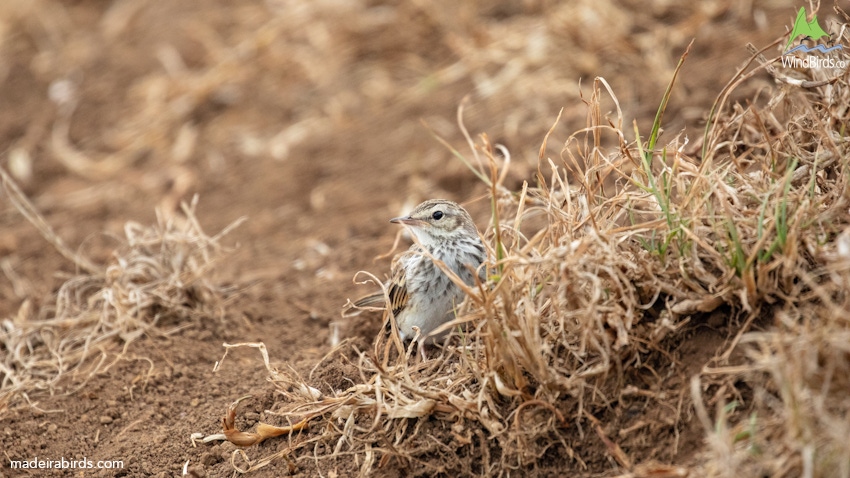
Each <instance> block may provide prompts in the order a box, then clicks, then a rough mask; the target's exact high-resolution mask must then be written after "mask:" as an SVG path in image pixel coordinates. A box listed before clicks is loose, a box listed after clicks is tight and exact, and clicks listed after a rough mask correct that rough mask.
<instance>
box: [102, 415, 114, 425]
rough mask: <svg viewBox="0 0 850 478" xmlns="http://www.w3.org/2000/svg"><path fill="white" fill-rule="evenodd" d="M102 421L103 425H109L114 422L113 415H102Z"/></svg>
mask: <svg viewBox="0 0 850 478" xmlns="http://www.w3.org/2000/svg"><path fill="white" fill-rule="evenodd" d="M100 423H101V424H103V425H109V424H110V423H112V417H110V416H109V415H102V416H101V417H100Z"/></svg>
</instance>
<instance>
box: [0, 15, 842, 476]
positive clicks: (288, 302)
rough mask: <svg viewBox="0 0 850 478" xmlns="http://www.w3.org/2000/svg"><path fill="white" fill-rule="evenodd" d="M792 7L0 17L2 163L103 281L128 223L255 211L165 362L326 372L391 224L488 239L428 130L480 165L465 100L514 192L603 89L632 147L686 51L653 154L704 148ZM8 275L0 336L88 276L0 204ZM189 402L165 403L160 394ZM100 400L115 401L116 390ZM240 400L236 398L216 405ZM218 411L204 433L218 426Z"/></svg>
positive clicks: (349, 331)
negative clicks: (201, 324)
mask: <svg viewBox="0 0 850 478" xmlns="http://www.w3.org/2000/svg"><path fill="white" fill-rule="evenodd" d="M800 6H801V5H799V4H794V3H791V2H781V1H768V0H751V1H743V2H741V1H732V0H707V1H701V2H680V1H675V0H656V1H643V0H642V1H637V0H578V1H571V2H558V1H547V0H521V1H463V2H460V1H449V0H437V1H421V0H414V1H407V2H404V1H387V2H382V1H366V0H315V1H297V0H296V1H287V0H267V1H244V2H231V1H225V0H218V1H192V0H183V1H179V2H169V1H153V0H115V1H86V0H77V1H55V0H28V1H6V2H2V3H0V145H2V146H0V151H2V155H1V156H0V165H2V167H3V168H5V169H6V170H7V171H9V172H10V174H11V175H12V176H13V177H14V178H15V180H16V181H17V182H18V183H19V184H20V186H21V187H22V189H23V190H24V192H25V193H26V194H27V195H28V196H29V197H30V199H31V200H32V201H33V202H34V204H35V205H36V207H37V208H38V210H39V211H40V212H41V213H42V214H44V216H45V218H46V220H47V221H48V223H49V224H50V225H51V226H52V227H53V228H54V229H55V231H56V233H57V234H58V235H59V236H60V237H62V238H63V239H64V240H65V241H66V242H67V244H68V245H69V246H70V247H71V248H72V249H74V250H76V251H78V252H79V253H81V254H82V255H84V256H86V257H89V258H91V259H92V260H93V261H95V262H98V263H105V262H108V261H109V260H110V257H111V251H112V250H113V249H114V247H115V246H116V244H117V243H118V242H119V241H118V239H117V238H120V237H122V236H123V232H122V231H123V227H124V224H125V223H126V222H127V221H136V222H139V223H142V224H151V223H154V222H155V221H156V217H157V216H156V212H155V211H157V210H158V211H159V214H160V216H161V217H162V218H164V219H167V218H170V217H175V216H179V204H180V201H184V200H189V199H191V197H192V196H193V195H194V194H198V195H199V197H200V200H199V205H198V208H197V211H196V212H197V216H198V219H199V220H200V222H201V224H202V225H203V226H204V227H205V228H206V229H207V232H208V233H209V234H211V235H212V234H214V233H217V232H218V231H219V230H221V229H222V228H223V227H225V226H226V225H227V224H229V223H231V222H232V221H234V220H236V219H237V218H239V217H241V216H247V217H248V221H247V222H246V223H245V224H243V225H242V226H241V227H239V228H238V229H237V230H236V231H235V232H234V233H233V234H232V235H230V236H228V238H227V240H226V241H225V242H226V243H228V244H229V245H237V244H238V246H239V247H238V248H237V249H236V252H234V253H233V254H232V255H231V256H230V257H229V258H228V259H227V260H226V261H223V262H222V263H221V264H219V265H218V270H217V274H218V276H219V277H220V278H221V280H224V281H226V282H229V283H233V284H236V285H237V286H240V287H242V286H244V287H245V290H244V291H243V292H242V295H241V296H240V297H241V299H239V300H238V301H236V302H234V303H231V304H230V305H229V307H228V309H227V310H226V316H227V317H228V318H229V319H230V320H232V322H230V324H238V325H239V327H238V330H236V328H234V327H225V330H213V331H211V332H206V333H205V334H206V335H192V334H188V335H185V336H178V337H176V338H174V339H173V341H174V342H171V343H169V344H168V347H172V346H175V348H179V349H181V350H182V352H181V354H182V355H181V354H177V355H174V356H170V355H168V354H169V352H162V353H163V355H164V356H167V357H170V358H168V359H167V360H172V361H174V362H175V363H177V364H178V365H179V364H182V365H179V367H185V368H186V372H185V373H186V374H189V375H191V374H196V375H201V376H204V374H206V373H208V370H209V363H208V362H209V360H207V361H198V360H195V357H198V356H204V355H206V356H207V358H209V359H210V360H214V359H215V358H217V355H218V354H219V353H220V343H221V339H228V338H230V339H233V338H235V339H240V340H265V341H266V342H267V344H268V346H269V349H270V351H271V353H272V355H273V356H274V357H276V359H277V360H284V359H285V360H289V361H292V362H293V363H298V361H299V360H301V361H303V362H304V363H305V364H306V363H312V362H311V361H314V360H315V359H316V358H319V357H321V356H322V355H323V354H324V353H325V352H326V350H327V346H328V341H329V334H330V332H329V330H330V327H329V326H330V324H331V323H332V322H334V321H336V320H337V318H338V315H339V309H340V307H341V306H342V305H343V304H344V303H345V300H346V298H349V297H355V296H357V295H360V294H363V293H364V292H367V291H366V290H365V289H364V288H362V287H357V286H355V285H353V284H352V283H351V278H352V276H353V275H354V273H355V272H356V271H358V270H361V269H368V270H371V271H374V272H376V273H377V274H378V275H379V276H380V274H382V273H383V271H385V270H388V267H389V263H388V261H387V260H386V259H384V260H379V261H377V262H376V261H374V260H373V259H374V258H375V256H376V255H378V254H381V253H384V252H387V251H388V250H389V249H390V247H391V244H392V241H393V237H394V233H395V232H396V230H395V229H394V228H393V227H392V226H391V225H390V224H388V223H387V220H388V219H389V218H390V217H394V216H397V215H398V214H400V213H402V212H405V210H406V209H409V208H410V207H412V206H413V205H415V204H416V203H418V202H419V201H421V200H423V199H427V198H430V197H447V198H450V199H454V200H458V201H461V202H464V204H465V205H467V206H468V207H469V209H470V210H471V212H472V213H473V216H474V217H475V218H476V220H477V222H478V223H479V226H480V227H483V226H484V225H486V223H487V218H488V216H487V212H486V211H487V209H488V205H487V201H482V200H481V199H482V198H484V197H485V189H484V187H483V185H482V184H480V182H479V181H478V180H477V179H476V178H475V177H474V176H473V175H472V174H470V173H469V172H468V170H467V169H466V167H465V166H464V165H463V164H462V163H461V162H460V161H458V160H457V159H456V158H454V157H453V155H452V152H451V151H450V150H448V149H447V148H446V147H445V146H444V145H442V144H440V142H439V141H437V140H436V139H435V138H434V137H433V136H432V133H431V132H429V129H430V130H431V131H433V133H434V134H436V135H437V136H439V137H441V138H443V139H445V140H446V141H447V142H448V143H449V144H451V145H452V146H454V147H455V148H456V149H458V150H460V151H462V152H464V153H465V154H468V151H469V150H468V147H467V146H466V143H465V141H464V139H463V136H462V134H461V130H460V128H459V126H458V124H457V119H456V115H457V110H458V107H459V105H460V104H461V101H462V100H463V98H464V97H468V102H467V103H466V106H465V109H464V124H465V126H466V128H467V129H468V131H469V133H470V134H471V135H472V136H473V137H475V136H476V135H478V134H480V133H486V134H487V135H488V136H489V138H490V139H491V140H492V141H493V142H495V143H500V144H503V145H505V146H506V147H507V148H508V150H510V152H511V154H512V158H513V166H512V170H511V174H512V176H511V178H510V181H509V183H508V185H510V186H513V187H517V188H518V187H520V186H521V184H522V181H523V180H529V181H532V182H533V181H534V173H535V172H536V169H537V158H538V152H539V149H540V145H541V143H542V140H543V137H544V135H545V134H546V132H547V131H548V130H549V129H550V128H551V127H552V125H553V124H554V122H555V119H556V117H557V116H558V113H559V111H560V110H561V109H563V115H562V118H561V120H560V122H559V123H558V126H557V127H556V128H555V130H554V132H553V134H552V136H551V137H550V139H549V143H548V150H547V155H548V156H550V157H552V158H554V159H557V158H558V157H559V151H560V149H561V147H562V146H563V144H564V141H565V140H566V138H567V137H568V136H569V135H570V134H572V133H573V132H575V131H577V130H579V129H581V128H583V127H584V126H585V125H586V123H587V117H586V115H587V113H586V109H585V103H584V101H589V100H590V95H591V89H592V84H593V81H594V78H596V77H603V78H604V79H605V80H606V81H607V83H608V84H609V85H610V87H611V91H613V93H614V94H615V95H616V98H617V100H618V103H619V106H620V108H621V109H622V121H623V124H624V128H623V129H624V130H625V131H628V132H631V131H633V127H632V126H631V125H632V122H633V121H634V122H636V124H637V126H638V127H639V128H640V131H641V133H642V134H644V135H646V134H648V131H649V129H650V127H651V124H652V118H653V116H654V115H655V111H656V109H657V108H658V105H659V103H660V101H661V98H662V95H663V93H664V90H665V88H666V87H667V85H668V83H669V81H670V79H671V77H672V75H673V72H674V69H675V67H676V64H677V62H678V61H679V58H680V56H681V55H682V53H683V52H684V50H685V48H686V46H687V45H688V43H689V42H690V41H691V40H695V41H694V45H693V48H692V50H691V52H690V56H689V57H688V58H687V60H686V62H685V65H684V67H683V69H682V71H681V74H680V77H679V79H678V82H677V84H676V86H675V89H674V92H673V95H672V99H671V102H670V105H669V107H668V108H667V112H666V116H665V121H664V128H665V135H664V136H663V137H662V139H661V142H662V144H663V143H664V142H666V141H668V140H670V139H671V138H672V137H674V136H675V135H678V134H685V135H687V136H688V137H689V138H691V139H692V140H694V139H696V138H700V137H701V135H702V126H703V121H704V118H705V116H706V114H707V111H708V109H709V108H710V106H711V103H712V102H713V101H714V99H715V97H716V96H717V94H718V93H719V91H720V90H721V89H722V87H723V85H724V84H725V83H726V82H727V81H728V80H729V79H730V78H731V77H732V76H733V74H734V73H735V71H736V69H737V68H739V67H740V66H741V65H742V64H743V63H744V62H745V61H746V60H747V59H748V58H749V54H748V52H747V50H746V44H747V43H748V42H749V43H753V44H755V45H756V46H757V47H763V46H765V45H767V44H769V43H770V42H772V41H774V40H777V39H779V38H780V37H782V36H783V35H785V34H786V31H787V29H788V28H790V26H791V25H792V23H793V20H794V17H795V15H796V11H797V9H798V8H799V7H800ZM807 8H810V7H809V6H808V5H807ZM822 13H823V15H822V18H828V15H826V14H827V13H828V12H826V11H824V12H822ZM822 24H823V22H822ZM825 28H827V29H828V27H826V26H825ZM778 48H779V47H777V50H776V52H778ZM771 51H772V50H771ZM767 81H768V80H767V79H766V78H765V80H764V82H765V83H764V84H767ZM752 85H756V86H757V85H758V83H757V82H756V83H751V86H750V88H753V87H754V86H752ZM754 93H755V91H753V90H752V89H750V90H744V89H739V90H738V91H736V94H739V95H742V96H745V97H748V96H751V95H752V94H754ZM601 101H602V102H603V104H609V105H610V106H609V108H608V110H609V111H610V118H611V121H617V120H618V119H617V111H616V107H615V103H614V101H613V100H612V99H611V98H610V97H609V96H608V95H607V94H605V95H603V96H602V100H601ZM604 110H605V108H603V111H604ZM626 140H627V141H633V140H634V137H627V138H626ZM0 262H1V263H2V264H0V265H2V271H3V273H4V274H3V275H2V276H0V317H9V316H12V315H14V314H15V313H16V312H17V311H18V309H19V307H20V306H21V304H22V303H23V301H24V300H25V299H31V300H34V301H35V302H36V307H37V306H38V304H39V303H40V301H42V300H44V298H46V297H48V296H49V295H50V293H51V292H53V291H55V290H56V288H57V287H58V285H59V284H61V283H62V281H63V280H65V279H67V277H68V274H70V273H73V272H74V271H75V267H74V265H73V264H71V263H70V262H69V261H67V260H66V259H64V258H63V257H62V256H61V255H59V254H58V253H57V252H56V251H55V250H54V249H53V248H52V247H51V246H50V245H48V244H47V243H46V242H45V241H44V240H43V239H42V238H41V236H40V235H39V233H38V232H37V231H36V230H35V229H34V228H33V227H32V226H31V225H30V224H29V223H28V222H27V221H26V220H25V219H23V218H22V217H21V215H20V214H19V213H18V211H17V210H16V209H15V208H14V207H12V206H11V205H10V203H9V202H8V201H2V202H0ZM209 327H210V328H214V327H212V326H209ZM378 328H379V324H377V323H375V322H374V318H372V319H366V318H363V319H360V320H359V321H355V322H353V323H349V324H344V327H343V329H344V331H343V333H344V335H345V336H354V337H362V338H364V339H365V340H371V337H373V336H374V334H375V333H376V332H377V330H378ZM210 334H211V335H210ZM205 347H206V348H205ZM165 349H167V347H166V348H165ZM165 349H163V350H165ZM196 367H197V368H196ZM116 370H119V369H116ZM257 377H262V373H261V371H260V372H258V375H257ZM239 378H240V374H239V371H238V370H235V371H234V370H231V375H229V376H228V375H227V372H223V374H222V375H219V376H217V378H215V379H212V378H205V379H204V380H212V381H209V382H205V383H207V384H209V383H219V384H221V383H229V384H230V385H232V386H233V387H236V388H238V387H237V386H236V385H235V384H239V383H242V382H240V380H239ZM215 380H218V381H219V382H214V381H215ZM228 381H229V382H228ZM169 383H170V381H169ZM196 385H198V384H193V383H192V382H191V381H189V382H187V383H186V384H185V385H183V386H182V387H184V388H171V385H169V386H166V387H164V388H163V390H161V391H157V392H151V393H158V394H160V395H161V396H162V397H169V396H170V394H172V393H180V394H182V393H185V391H186V390H187V389H191V388H192V387H194V386H196ZM101 386H102V387H103V388H104V391H102V392H101V393H102V395H103V396H109V395H110V393H114V394H116V395H120V392H116V391H113V392H109V390H110V389H111V388H110V387H111V386H110V385H109V384H108V382H103V383H101ZM231 392H233V393H231ZM235 396H237V393H236V391H234V389H230V390H227V391H223V392H222V398H221V399H222V400H227V401H229V400H230V399H232V398H233V397H235ZM55 400H57V402H56V403H54V405H55V406H56V407H57V408H61V407H63V406H64V404H63V403H62V402H61V398H56V399H55ZM154 401H156V399H154ZM164 401H165V402H167V401H168V400H167V399H165V400H164ZM222 403H225V402H222ZM113 405H114V404H113ZM93 406H95V407H97V406H100V405H93ZM128 407H129V406H128ZM162 407H164V409H167V405H162ZM216 407H218V403H216V405H215V407H211V408H209V409H205V410H202V411H196V412H194V413H195V415H193V416H195V417H196V418H198V419H200V420H202V421H204V422H205V423H206V422H211V423H213V427H214V426H215V425H214V424H215V423H216V421H217V420H218V419H219V415H218V413H219V411H220V410H221V408H216ZM112 408H113V409H114V408H115V406H112ZM130 410H131V408H128V411H127V413H128V414H129V415H130V417H129V418H133V416H134V415H133V412H132V411H130ZM92 413H93V417H95V418H96V417H97V415H98V412H97V411H95V412H92ZM172 413H173V411H172V412H164V414H165V416H166V417H167V416H170V414H172ZM94 421H95V422H96V420H94ZM80 423H81V424H82V425H81V426H83V427H84V426H85V423H87V422H86V421H85V420H82V421H81V422H80ZM62 430H64V429H60V430H59V432H58V433H60V434H61V433H62ZM68 432H69V433H71V432H72V431H71V430H68ZM36 440H38V439H37V438H36ZM44 440H46V439H44ZM65 441H66V442H67V441H68V440H65ZM43 443H44V447H49V446H53V445H48V444H47V442H43ZM51 443H52V441H51ZM36 444H37V443H29V444H28V445H29V446H34V445H36ZM181 446H182V445H181ZM47 451H50V448H47ZM163 459H170V458H169V457H167V456H166V457H165V458H163ZM175 462H176V458H175Z"/></svg>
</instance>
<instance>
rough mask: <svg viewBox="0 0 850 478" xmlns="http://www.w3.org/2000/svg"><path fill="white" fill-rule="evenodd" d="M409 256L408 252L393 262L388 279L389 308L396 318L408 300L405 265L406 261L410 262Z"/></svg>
mask: <svg viewBox="0 0 850 478" xmlns="http://www.w3.org/2000/svg"><path fill="white" fill-rule="evenodd" d="M410 255H411V253H410V251H408V252H405V253H404V254H402V255H400V256H398V257H396V258H395V259H394V260H393V266H392V277H391V278H390V283H389V287H388V293H389V296H390V307H391V308H392V311H393V315H394V316H396V317H398V314H400V313H401V311H402V310H404V307H405V306H406V305H407V300H408V299H409V298H410V296H409V295H408V293H407V279H406V274H405V272H406V269H407V268H406V267H405V266H406V265H407V261H408V260H410Z"/></svg>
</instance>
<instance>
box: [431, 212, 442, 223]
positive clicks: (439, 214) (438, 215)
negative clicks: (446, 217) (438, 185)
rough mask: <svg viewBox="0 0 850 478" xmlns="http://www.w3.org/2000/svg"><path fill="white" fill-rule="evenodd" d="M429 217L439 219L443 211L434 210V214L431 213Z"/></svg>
mask: <svg viewBox="0 0 850 478" xmlns="http://www.w3.org/2000/svg"><path fill="white" fill-rule="evenodd" d="M431 217H433V218H434V220H435V221H439V220H440V219H442V218H443V211H434V214H431Z"/></svg>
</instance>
